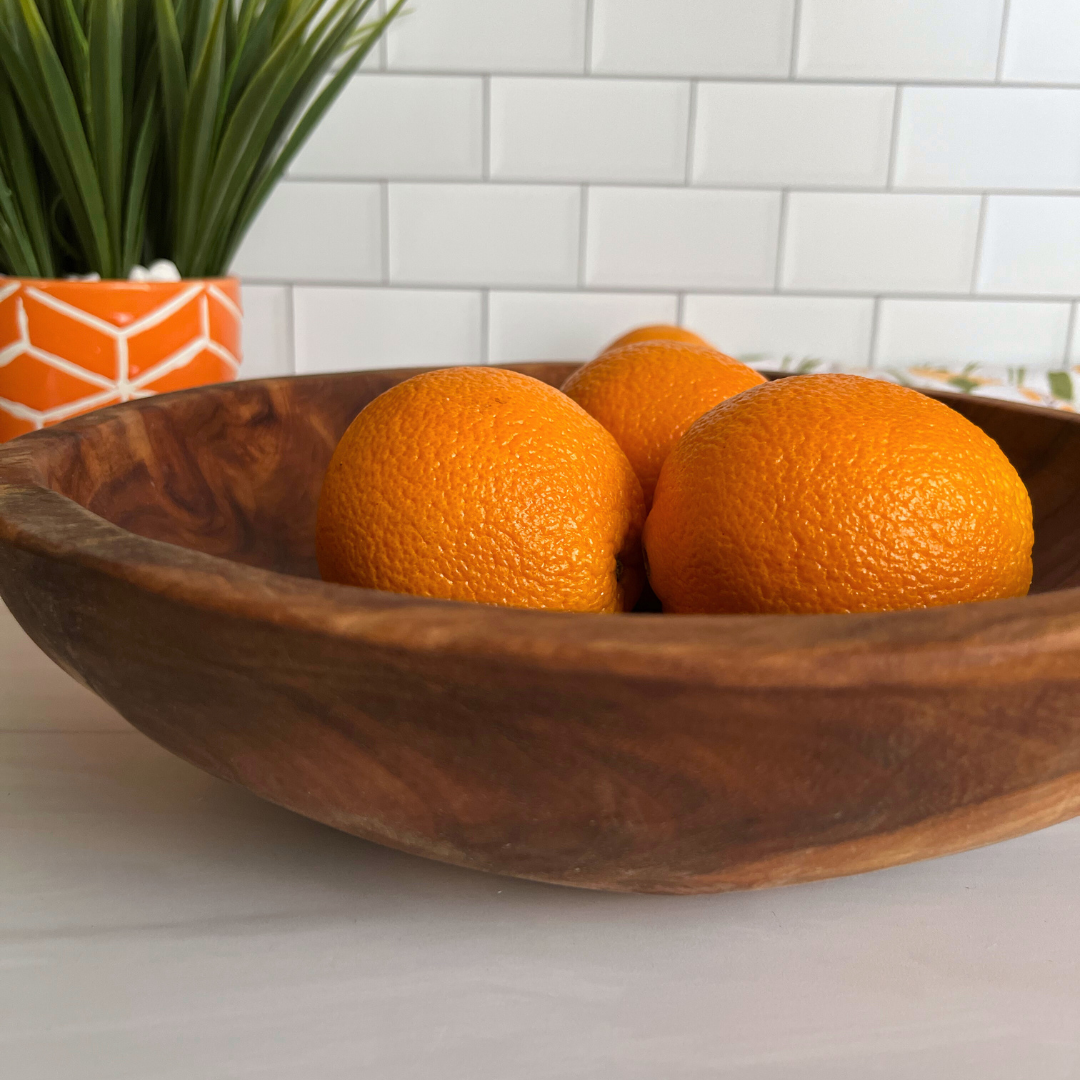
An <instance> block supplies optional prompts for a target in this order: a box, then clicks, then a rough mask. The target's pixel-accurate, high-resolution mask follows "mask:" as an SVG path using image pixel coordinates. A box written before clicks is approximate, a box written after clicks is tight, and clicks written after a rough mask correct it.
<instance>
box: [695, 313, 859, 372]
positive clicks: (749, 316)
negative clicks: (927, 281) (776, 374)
mask: <svg viewBox="0 0 1080 1080" xmlns="http://www.w3.org/2000/svg"><path fill="white" fill-rule="evenodd" d="M684 321H685V323H686V325H687V326H688V327H690V329H691V330H695V331H697V333H699V334H701V335H702V336H703V337H705V338H707V339H708V340H709V341H711V342H712V343H713V344H714V345H715V346H716V347H717V348H718V349H720V350H721V351H722V352H726V353H727V354H728V355H729V356H737V357H740V358H742V359H746V360H748V361H750V362H752V363H755V364H756V363H761V364H764V365H767V366H773V367H779V366H780V363H781V362H782V361H783V360H784V359H785V358H790V359H792V360H794V361H796V362H801V361H803V360H823V361H826V362H827V363H835V364H849V365H854V366H862V365H865V364H867V363H869V359H870V334H871V328H872V326H873V321H874V302H873V300H861V299H859V300H853V299H839V298H836V299H834V298H832V297H816V296H815V297H806V296H688V297H687V298H686V309H685V314H684Z"/></svg>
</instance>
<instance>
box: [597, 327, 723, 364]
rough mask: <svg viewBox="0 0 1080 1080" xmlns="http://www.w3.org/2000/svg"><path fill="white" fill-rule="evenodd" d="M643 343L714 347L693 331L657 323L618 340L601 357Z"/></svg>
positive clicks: (624, 335)
mask: <svg viewBox="0 0 1080 1080" xmlns="http://www.w3.org/2000/svg"><path fill="white" fill-rule="evenodd" d="M643 341H682V342H684V343H685V344H687V345H703V346H704V347H705V348H706V349H711V348H712V347H713V346H712V345H711V344H710V343H709V342H708V341H706V340H705V339H704V338H703V337H702V336H701V335H700V334H695V333H694V331H693V330H684V329H683V328H682V327H681V326H672V325H671V324H670V323H655V324H654V325H652V326H639V327H638V328H637V329H636V330H631V331H630V332H629V333H628V334H623V336H622V337H621V338H616V339H615V340H614V341H613V342H612V343H611V344H610V345H608V346H607V348H606V349H603V350H602V351H601V352H600V353H599V355H600V356H603V355H604V353H606V352H611V350H612V349H621V348H622V347H623V346H624V345H638V344H640V343H641V342H643Z"/></svg>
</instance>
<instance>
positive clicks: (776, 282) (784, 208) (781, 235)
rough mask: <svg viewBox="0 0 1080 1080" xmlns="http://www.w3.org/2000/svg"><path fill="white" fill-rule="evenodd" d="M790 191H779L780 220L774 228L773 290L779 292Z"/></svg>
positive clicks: (782, 272) (782, 273) (782, 270)
mask: <svg viewBox="0 0 1080 1080" xmlns="http://www.w3.org/2000/svg"><path fill="white" fill-rule="evenodd" d="M790 197H791V192H790V191H789V190H788V189H787V188H784V190H783V191H781V192H780V220H779V221H778V222H777V230H776V272H775V273H774V274H773V292H774V293H779V292H780V291H781V289H782V288H783V280H784V252H785V251H786V250H787V226H788V203H789V202H790Z"/></svg>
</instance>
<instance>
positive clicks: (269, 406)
mask: <svg viewBox="0 0 1080 1080" xmlns="http://www.w3.org/2000/svg"><path fill="white" fill-rule="evenodd" d="M576 366H577V365H576V364H571V363H539V364H521V365H516V366H515V370H519V371H523V372H525V373H527V374H529V375H532V376H534V377H536V378H539V379H542V380H543V381H544V382H547V383H550V384H552V385H556V386H557V385H559V384H560V383H561V382H562V381H563V379H565V378H566V376H567V375H568V374H569V373H570V372H571V371H572V370H573V369H574V368H575V367H576ZM413 374H416V369H404V370H398V371H381V372H356V373H349V374H339V375H320V376H309V377H303V378H287V379H272V380H263V381H258V382H251V383H234V384H230V385H225V386H218V387H208V388H203V389H199V390H194V391H187V392H184V393H180V394H174V395H170V396H167V397H163V398H154V399H147V400H144V401H140V402H133V403H130V404H128V405H122V406H118V407H116V408H113V409H107V410H103V411H102V412H100V413H97V414H91V415H90V416H87V417H83V418H80V419H79V420H76V421H73V422H70V423H69V424H65V425H62V426H61V427H59V428H54V429H52V430H51V431H50V432H47V433H43V435H42V436H34V437H31V439H28V440H26V443H27V444H28V443H30V442H31V441H35V443H36V445H35V449H34V455H33V456H34V458H35V459H36V464H37V466H38V468H39V469H40V470H41V472H42V473H43V478H44V479H45V482H46V483H47V484H48V485H49V486H50V487H52V488H53V489H54V490H56V491H59V492H60V493H61V494H64V495H67V496H68V497H69V498H72V499H74V500H75V501H76V502H79V503H81V504H82V505H83V506H85V507H86V508H87V509H89V510H91V511H93V512H94V513H96V514H98V515H100V516H101V517H103V518H105V519H106V520H108V521H111V522H112V523H114V524H115V525H119V526H120V527H122V528H124V529H127V530H129V531H130V532H133V533H136V534H138V535H140V536H144V537H148V538H151V539H156V540H163V541H167V542H169V543H173V544H178V545H180V546H182V547H187V548H193V549H195V550H198V551H202V552H205V553H206V554H209V555H214V556H218V557H221V558H225V559H230V560H233V561H236V562H241V563H246V564H248V565H253V566H258V567H262V568H264V569H268V570H275V571H278V572H281V573H286V574H292V575H297V576H300V577H310V578H317V577H318V569H317V566H316V560H315V548H314V536H315V513H316V507H317V503H318V498H319V490H320V486H321V483H322V477H323V473H324V472H325V469H326V467H327V465H328V463H329V460H330V456H331V454H332V453H333V451H334V447H335V446H336V444H337V441H338V439H339V438H340V437H341V435H342V434H343V432H344V431H345V429H346V428H347V427H348V425H349V423H350V422H351V421H352V419H353V417H355V416H356V414H357V413H358V412H359V411H360V410H361V409H362V408H363V407H364V406H365V405H366V404H367V403H368V402H369V401H371V400H372V399H373V398H374V397H376V396H377V395H378V394H380V393H382V392H383V391H384V390H386V389H387V388H389V387H390V386H392V385H394V384H396V383H398V382H400V381H402V380H403V379H406V378H408V377H410V376H411V375H413ZM932 396H934V397H937V398H939V399H940V400H942V401H944V402H945V403H946V404H948V405H949V406H951V407H952V408H954V409H956V410H957V411H958V412H960V413H961V414H963V415H964V416H966V417H967V418H968V419H969V420H971V421H972V422H973V423H975V424H977V425H978V426H979V427H981V428H982V429H983V430H984V431H985V432H986V433H987V434H988V435H990V436H991V437H992V438H993V439H995V440H996V441H997V442H998V444H999V445H1000V446H1001V448H1002V450H1004V452H1005V453H1006V454H1007V455H1008V457H1009V458H1010V460H1011V461H1012V462H1013V464H1014V465H1015V466H1016V468H1017V470H1018V471H1019V473H1020V475H1021V476H1022V477H1023V479H1024V482H1025V483H1026V485H1027V487H1028V490H1029V492H1030V493H1031V499H1032V503H1033V506H1034V514H1035V552H1034V562H1035V574H1034V581H1033V585H1032V592H1046V591H1050V590H1054V589H1062V588H1066V587H1070V586H1073V585H1077V584H1080V542H1077V541H1078V540H1080V497H1078V496H1080V418H1078V417H1076V416H1073V415H1071V414H1067V413H1056V412H1050V411H1048V410H1043V409H1035V408H1029V407H1027V406H1023V405H1013V404H1011V403H1005V402H999V401H990V400H987V399H977V398H971V397H967V396H964V395H960V394H934V395H932ZM58 440H59V441H58Z"/></svg>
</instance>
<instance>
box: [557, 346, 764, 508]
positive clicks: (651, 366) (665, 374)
mask: <svg viewBox="0 0 1080 1080" xmlns="http://www.w3.org/2000/svg"><path fill="white" fill-rule="evenodd" d="M764 381H765V380H764V379H763V378H762V377H761V376H760V375H759V374H758V373H757V372H756V371H754V369H753V368H749V367H747V366H746V365H745V364H740V363H739V361H738V360H733V359H732V358H731V357H730V356H725V355H724V354H723V353H721V352H717V351H716V350H715V349H713V348H711V347H709V346H706V345H693V344H689V343H687V342H679V341H645V342H640V343H638V344H636V345H622V346H620V347H619V348H617V349H611V350H609V351H608V352H606V353H603V354H602V355H601V356H598V357H597V358H596V359H595V360H591V361H590V362H589V363H587V364H584V365H583V366H582V367H580V368H578V369H577V371H575V372H574V373H573V374H572V375H571V376H570V377H569V378H568V379H567V380H566V382H564V383H563V393H564V394H566V395H567V396H569V397H571V398H573V399H574V401H576V402H577V403H578V404H579V405H580V406H581V407H582V408H583V409H584V410H585V411H586V412H587V413H589V415H590V416H595V417H596V419H597V420H599V421H600V423H601V424H603V425H604V427H606V428H607V429H608V431H610V432H611V434H612V435H614V436H615V439H616V441H617V442H618V444H619V445H620V446H621V447H622V448H623V451H624V452H625V453H626V456H627V457H628V458H629V459H630V464H631V465H633V466H634V472H636V473H637V475H638V479H639V480H640V481H641V489H642V491H643V492H644V494H645V505H646V506H649V505H651V504H652V498H653V489H654V488H655V487H656V480H657V477H659V475H660V467H661V466H662V465H663V464H664V459H665V458H666V457H667V456H668V454H670V453H671V451H672V450H673V449H674V448H675V444H676V443H677V442H678V441H679V439H680V438H681V436H682V433H683V432H684V431H685V430H686V429H687V428H688V427H689V426H690V425H691V424H692V423H693V422H694V421H695V420H696V419H697V418H698V417H699V416H701V415H702V414H703V413H707V412H708V411H709V410H710V409H711V408H712V407H713V406H714V405H717V404H718V403H719V402H721V401H726V400H727V399H728V398H729V397H731V396H732V395H733V394H738V393H740V392H741V391H743V390H746V389H748V388H749V387H751V386H757V384H758V383H761V382H764Z"/></svg>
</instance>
